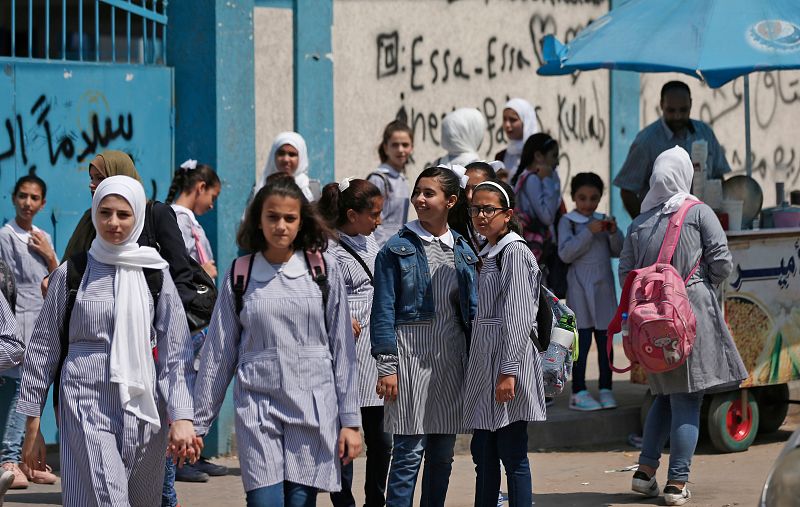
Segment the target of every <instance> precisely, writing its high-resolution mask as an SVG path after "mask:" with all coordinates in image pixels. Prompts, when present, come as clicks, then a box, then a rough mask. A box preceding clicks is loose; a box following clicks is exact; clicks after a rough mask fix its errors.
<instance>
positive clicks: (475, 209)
mask: <svg viewBox="0 0 800 507" xmlns="http://www.w3.org/2000/svg"><path fill="white" fill-rule="evenodd" d="M509 209H511V208H506V207H505V206H504V207H502V208H497V207H495V206H470V207H469V208H467V213H469V216H471V217H472V218H475V217H477V216H478V215H480V214H481V213H483V216H485V217H486V218H492V217H493V216H495V214H497V212H498V211H508V210H509Z"/></svg>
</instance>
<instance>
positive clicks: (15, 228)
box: [6, 218, 41, 244]
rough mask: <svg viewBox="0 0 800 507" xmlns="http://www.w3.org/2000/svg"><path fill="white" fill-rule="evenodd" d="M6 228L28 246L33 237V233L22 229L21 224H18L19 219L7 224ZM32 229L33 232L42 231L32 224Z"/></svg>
mask: <svg viewBox="0 0 800 507" xmlns="http://www.w3.org/2000/svg"><path fill="white" fill-rule="evenodd" d="M6 227H8V228H9V229H11V232H13V233H14V236H16V237H17V238H19V240H20V241H22V242H23V243H26V244H27V243H28V240H29V239H30V237H31V233H30V232H28V231H26V230H25V229H23V228H22V227H20V226H19V224H18V223H17V219H16V218H14V219H13V220H10V221H8V222H6ZM31 228H32V230H33V232H39V231H40V230H41V229H39V228H38V227H36V226H35V225H33V224H31Z"/></svg>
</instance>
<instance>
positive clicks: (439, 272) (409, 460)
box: [370, 167, 497, 507]
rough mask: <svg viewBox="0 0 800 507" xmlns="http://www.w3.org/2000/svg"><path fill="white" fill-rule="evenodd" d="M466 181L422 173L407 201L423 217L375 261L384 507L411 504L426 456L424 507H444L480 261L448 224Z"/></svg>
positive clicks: (443, 171)
mask: <svg viewBox="0 0 800 507" xmlns="http://www.w3.org/2000/svg"><path fill="white" fill-rule="evenodd" d="M466 179H467V178H466V177H465V176H463V175H457V174H456V173H455V172H453V171H452V170H451V169H449V168H446V167H429V168H427V169H425V170H424V171H422V173H421V174H420V175H419V177H418V178H417V181H416V183H415V184H414V191H413V193H412V197H411V203H412V204H413V205H414V208H415V209H416V211H417V215H418V217H419V219H418V220H415V221H413V222H409V223H408V224H406V225H405V226H404V227H403V228H402V229H401V230H400V232H398V233H397V234H396V235H394V236H393V237H392V238H391V239H390V240H389V241H388V242H387V243H386V245H385V246H384V247H383V248H382V249H381V251H380V253H378V256H377V259H376V261H375V281H374V287H375V296H374V301H373V305H372V316H371V323H370V331H371V339H372V354H373V356H375V357H376V358H377V361H378V376H379V379H378V385H377V392H378V394H379V395H380V396H381V397H382V398H383V399H384V401H385V407H384V411H385V414H386V415H385V419H384V422H385V424H386V430H387V431H389V432H391V433H393V434H394V448H393V450H392V463H391V469H390V471H389V480H388V485H387V495H386V496H387V498H386V505H387V506H389V507H395V506H410V505H412V502H413V498H414V488H415V485H416V480H417V474H418V472H419V468H420V465H421V463H422V459H423V456H424V457H425V472H424V476H423V479H422V501H421V502H422V505H429V506H441V505H444V503H445V496H446V495H447V487H448V483H449V480H450V472H451V469H452V461H453V447H454V445H455V439H456V434H457V433H463V432H464V426H463V406H462V400H463V380H464V370H465V369H466V362H467V350H468V347H469V337H470V334H471V322H472V319H473V317H474V315H475V306H476V292H475V265H476V263H477V257H476V255H475V254H474V253H473V251H472V249H471V248H470V246H469V244H468V241H467V239H466V238H464V237H462V236H461V235H460V234H459V233H457V232H455V231H453V230H452V229H451V228H450V227H449V226H448V221H454V220H456V219H457V216H456V215H457V214H458V213H464V210H465V207H466V206H465V205H466V202H465V201H466V198H465V197H464V192H463V187H464V186H466ZM496 499H497V495H495V500H496Z"/></svg>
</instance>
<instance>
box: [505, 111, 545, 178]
mask: <svg viewBox="0 0 800 507" xmlns="http://www.w3.org/2000/svg"><path fill="white" fill-rule="evenodd" d="M503 131H504V132H505V134H506V137H507V138H508V146H506V149H505V150H502V151H500V152H498V153H497V155H496V156H495V159H496V160H502V161H503V164H505V166H506V167H505V168H506V170H507V171H508V179H509V181H511V178H513V177H514V174H516V172H517V170H519V159H520V157H521V156H522V148H523V146H525V141H527V140H528V138H529V137H531V136H532V135H533V134H536V133H537V132H539V122H538V121H537V120H536V110H535V109H534V107H533V106H532V105H531V103H530V102H528V101H527V100H525V99H520V98H514V99H511V100H509V101H508V102H506V105H505V106H504V107H503Z"/></svg>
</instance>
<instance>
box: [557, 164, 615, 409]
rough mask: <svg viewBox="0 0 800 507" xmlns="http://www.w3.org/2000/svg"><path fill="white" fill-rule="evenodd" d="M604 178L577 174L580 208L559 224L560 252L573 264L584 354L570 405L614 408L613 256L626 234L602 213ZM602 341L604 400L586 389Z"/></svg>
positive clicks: (571, 285)
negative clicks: (609, 342) (590, 362)
mask: <svg viewBox="0 0 800 507" xmlns="http://www.w3.org/2000/svg"><path fill="white" fill-rule="evenodd" d="M603 188H604V186H603V180H602V179H600V176H598V175H596V174H594V173H579V174H577V175H575V177H574V178H572V184H571V189H570V190H571V193H572V199H573V201H575V209H574V210H573V211H571V212H569V213H567V214H566V215H564V218H565V219H566V220H562V221H561V222H560V223H559V227H558V255H559V256H560V257H561V260H563V261H564V262H565V263H567V264H569V265H570V266H569V271H568V273H567V301H568V302H569V306H570V308H572V309H573V311H574V312H575V319H576V321H577V323H578V340H579V356H578V361H577V362H576V363H575V365H574V367H573V370H572V397H571V398H570V402H569V408H571V409H573V410H581V411H591V410H601V409H604V408H615V407H616V406H617V402H616V401H615V400H614V395H613V394H612V393H611V368H610V367H609V364H608V353H607V351H606V350H607V349H606V339H607V338H606V329H607V328H608V324H609V323H610V322H611V319H612V318H613V317H614V312H615V311H616V309H617V295H616V289H615V284H614V275H613V273H612V272H611V258H612V257H619V254H620V252H621V251H622V245H623V241H624V239H625V238H624V237H623V235H622V231H620V230H619V229H618V228H617V222H616V221H615V220H614V218H613V217H606V216H605V215H603V214H601V213H597V212H596V210H597V205H598V204H599V203H600V198H601V197H602V196H603ZM592 332H594V337H595V342H596V343H597V362H598V365H599V367H600V381H599V385H600V401H599V402H598V401H597V400H596V399H594V398H593V397H592V395H591V394H589V391H588V390H587V389H586V361H587V359H588V356H589V349H590V348H591V346H592Z"/></svg>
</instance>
